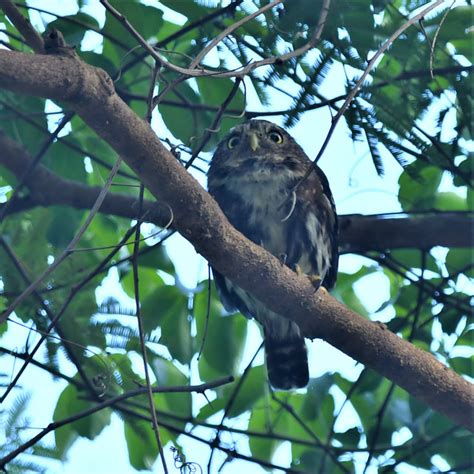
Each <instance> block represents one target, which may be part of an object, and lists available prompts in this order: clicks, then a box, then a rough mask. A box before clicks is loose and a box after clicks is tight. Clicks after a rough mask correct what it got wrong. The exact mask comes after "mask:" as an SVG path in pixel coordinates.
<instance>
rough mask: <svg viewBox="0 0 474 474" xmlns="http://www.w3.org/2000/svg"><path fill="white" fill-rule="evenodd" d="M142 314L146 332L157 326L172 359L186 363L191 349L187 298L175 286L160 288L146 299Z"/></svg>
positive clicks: (190, 355)
mask: <svg viewBox="0 0 474 474" xmlns="http://www.w3.org/2000/svg"><path fill="white" fill-rule="evenodd" d="M141 313H142V320H143V327H144V329H145V331H146V332H147V333H150V332H151V331H152V330H153V329H155V328H157V327H158V326H159V327H160V328H161V338H160V342H161V343H162V344H164V345H165V346H166V347H167V348H168V350H169V351H170V354H171V355H172V356H173V357H174V358H176V359H177V360H179V361H180V362H181V363H183V364H186V363H188V362H189V361H190V360H191V357H192V355H193V350H192V345H191V327H190V321H189V318H188V315H189V312H188V298H187V296H185V295H183V293H181V291H179V290H178V288H176V287H174V286H168V285H163V286H161V287H158V288H156V289H155V290H154V291H153V292H152V293H151V294H149V295H148V296H147V297H146V298H145V300H144V301H143V305H142V310H141Z"/></svg>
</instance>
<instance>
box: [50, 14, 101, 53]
mask: <svg viewBox="0 0 474 474" xmlns="http://www.w3.org/2000/svg"><path fill="white" fill-rule="evenodd" d="M52 28H56V29H57V30H59V31H60V32H61V33H62V34H63V36H64V39H65V40H66V43H67V44H68V45H71V46H78V45H79V44H80V42H81V41H82V38H84V35H85V33H86V31H87V30H89V29H91V28H95V29H98V28H99V23H98V22H97V20H96V19H95V18H93V17H91V16H89V15H87V14H86V13H83V12H78V13H76V14H75V15H67V16H63V17H61V18H58V19H56V20H54V21H52V22H51V23H48V30H50V29H52Z"/></svg>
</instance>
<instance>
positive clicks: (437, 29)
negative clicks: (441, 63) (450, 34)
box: [430, 0, 455, 79]
mask: <svg viewBox="0 0 474 474" xmlns="http://www.w3.org/2000/svg"><path fill="white" fill-rule="evenodd" d="M454 3H455V0H453V2H452V3H451V5H450V6H449V8H448V9H447V10H446V11H445V13H444V15H443V18H441V21H440V22H439V25H438V28H436V33H435V35H434V38H433V42H432V43H431V49H430V75H431V79H434V75H433V62H434V54H435V48H436V42H437V41H438V35H439V32H440V31H441V27H442V26H443V23H444V21H445V20H446V18H447V17H448V14H449V12H450V11H451V9H452V8H453V5H454Z"/></svg>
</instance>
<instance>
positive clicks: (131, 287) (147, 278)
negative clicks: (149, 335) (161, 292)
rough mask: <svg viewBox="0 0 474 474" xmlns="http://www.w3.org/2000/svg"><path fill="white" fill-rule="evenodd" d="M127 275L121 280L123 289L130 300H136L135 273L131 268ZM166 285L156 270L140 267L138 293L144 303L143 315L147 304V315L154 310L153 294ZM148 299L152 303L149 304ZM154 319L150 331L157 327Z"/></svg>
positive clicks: (128, 269) (150, 322)
mask: <svg viewBox="0 0 474 474" xmlns="http://www.w3.org/2000/svg"><path fill="white" fill-rule="evenodd" d="M126 270H127V273H126V274H125V276H124V277H123V278H121V280H120V282H121V283H122V287H123V289H124V290H125V293H127V295H128V296H130V298H135V284H134V280H133V279H134V277H133V271H132V268H131V267H130V266H128V267H127V268H126ZM163 285H164V282H163V278H161V277H160V276H159V275H158V273H157V269H156V268H146V267H142V266H140V267H139V271H138V292H139V294H140V300H141V301H142V313H143V306H144V305H145V304H146V307H145V314H148V311H149V310H153V307H152V304H153V301H154V300H153V296H152V295H153V293H154V292H155V291H156V289H157V288H159V287H161V286H163ZM148 298H150V301H148V302H147V300H148ZM153 321H154V318H153V319H151V320H150V321H149V324H150V325H149V326H147V327H148V330H149V331H151V330H152V329H154V328H155V327H156V325H155V326H153Z"/></svg>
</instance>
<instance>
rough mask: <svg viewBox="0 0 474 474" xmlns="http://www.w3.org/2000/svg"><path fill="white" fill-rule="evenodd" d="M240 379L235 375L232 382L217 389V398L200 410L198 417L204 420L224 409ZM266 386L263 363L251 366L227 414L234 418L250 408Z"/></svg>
mask: <svg viewBox="0 0 474 474" xmlns="http://www.w3.org/2000/svg"><path fill="white" fill-rule="evenodd" d="M240 379H241V378H240V377H237V378H236V380H235V382H234V383H232V384H229V385H226V386H225V387H224V388H222V389H220V390H219V391H218V392H219V396H218V398H217V399H216V400H214V401H213V402H212V403H210V404H208V405H205V406H204V407H203V408H202V409H201V410H200V412H199V415H198V419H201V420H205V419H207V418H209V417H210V416H212V415H213V414H215V413H217V412H218V411H220V410H224V409H225V408H226V407H227V406H228V404H229V403H230V400H231V398H232V397H233V393H234V391H235V390H236V389H237V387H238V385H239V383H240ZM266 387H267V378H266V369H265V367H264V366H263V365H259V366H258V367H252V368H251V369H250V370H249V371H248V373H247V375H246V377H245V379H244V381H243V382H242V384H241V386H240V389H239V391H238V395H237V396H236V397H235V399H234V402H233V403H232V407H231V409H230V411H229V413H228V416H229V417H230V418H234V417H236V416H238V415H240V414H241V413H243V412H244V411H247V410H251V409H252V408H253V407H254V406H255V404H256V403H257V401H258V400H259V399H260V398H261V397H262V396H263V394H264V393H265V388H266Z"/></svg>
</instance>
